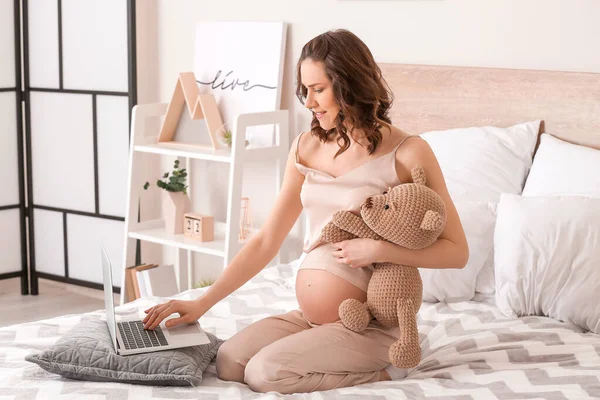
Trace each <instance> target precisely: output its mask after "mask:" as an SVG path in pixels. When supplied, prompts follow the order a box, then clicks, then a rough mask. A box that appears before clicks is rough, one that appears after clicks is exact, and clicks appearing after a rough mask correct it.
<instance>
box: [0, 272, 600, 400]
mask: <svg viewBox="0 0 600 400" xmlns="http://www.w3.org/2000/svg"><path fill="white" fill-rule="evenodd" d="M295 272H296V269H295V268H294V265H290V264H281V265H278V266H275V267H271V268H267V269H265V270H263V271H262V272H261V273H260V274H259V275H257V276H256V277H255V278H253V279H252V280H250V281H249V282H248V283H246V284H245V285H244V286H243V287H241V288H240V289H238V290H237V291H236V292H235V293H233V294H232V295H231V296H229V297H228V298H226V299H224V300H223V301H221V302H220V303H218V304H217V305H215V306H214V307H213V308H212V309H211V310H210V311H209V312H208V313H207V314H206V315H204V316H203V317H202V318H201V319H200V324H201V325H202V327H203V329H205V330H206V331H208V332H211V333H213V334H215V335H216V336H217V337H220V338H222V339H227V338H229V337H231V336H232V335H233V334H234V333H235V332H238V331H240V330H241V329H242V328H244V327H245V326H247V325H249V324H251V323H252V322H254V321H258V320H260V319H262V318H264V317H266V316H269V315H274V314H280V313H283V312H286V311H289V310H292V309H296V308H297V307H298V304H297V302H296V299H295V295H294V290H293V276H294V274H295ZM203 290H205V289H194V290H190V291H186V292H183V293H180V294H179V295H177V296H173V297H172V298H178V299H193V298H196V297H198V296H199V295H200V294H201V293H202V292H203ZM163 301H165V298H158V297H146V298H141V299H138V300H136V301H134V302H132V303H128V304H126V305H124V306H123V307H117V310H118V311H121V312H126V311H127V310H134V311H133V312H138V313H139V314H140V315H143V314H142V313H141V310H144V309H145V308H146V307H148V306H150V305H153V304H157V303H160V302H163ZM138 310H139V311H138ZM103 314H104V311H103V310H98V311H94V312H91V313H86V314H76V315H65V316H61V317H56V318H51V319H47V320H41V321H35V322H29V323H22V324H17V325H12V326H8V327H3V328H0V399H18V400H30V399H31V400H34V399H35V400H38V399H77V400H85V399H114V400H117V399H123V400H129V399H215V400H217V399H257V398H261V399H278V398H282V397H285V398H286V399H321V400H322V399H327V400H328V399H336V400H337V399H347V400H364V399H394V400H396V399H435V400H444V399H448V400H450V399H452V400H467V399H485V400H495V399H506V400H509V399H510V400H514V399H552V400H571V399H600V335H597V334H593V333H589V332H584V331H583V330H581V329H580V328H578V327H576V326H574V325H571V324H568V323H563V322H560V321H557V320H554V319H552V318H546V317H522V318H518V319H515V318H506V317H504V316H502V315H501V314H500V312H499V311H498V310H497V309H496V307H495V306H494V305H493V304H491V303H486V302H477V301H465V302H460V303H450V304H448V303H433V304H432V303H423V305H422V307H421V309H420V311H419V314H418V323H419V334H420V336H421V337H420V339H421V348H422V360H421V362H420V363H419V365H418V366H417V367H415V368H413V369H411V370H410V371H409V374H408V376H407V377H406V378H405V379H403V380H399V381H391V382H390V381H388V382H377V383H371V384H365V385H359V386H354V387H349V388H341V389H335V390H330V391H326V392H315V393H308V394H295V395H288V396H281V395H279V394H276V393H268V394H259V393H255V392H253V391H252V390H250V389H249V388H248V387H247V386H246V385H243V384H240V383H231V382H225V381H221V380H219V379H217V377H216V373H215V366H214V360H213V362H212V363H211V365H210V366H209V367H208V369H207V370H206V372H205V374H204V380H203V381H202V384H201V385H200V386H199V387H161V386H140V385H132V384H123V383H106V382H85V381H77V380H69V379H66V378H62V377H60V376H58V375H55V374H51V373H49V372H46V371H44V370H43V369H41V368H40V367H38V366H37V365H35V364H32V363H29V362H26V361H25V360H24V358H25V356H26V355H27V354H29V353H32V352H40V351H42V350H43V349H44V348H45V347H46V346H48V345H51V344H53V343H54V342H55V341H56V340H57V339H58V338H59V337H60V336H61V335H63V334H64V333H66V332H67V331H68V330H69V329H71V328H72V327H73V326H75V325H76V324H77V323H78V322H80V321H81V320H82V318H86V315H103Z"/></svg>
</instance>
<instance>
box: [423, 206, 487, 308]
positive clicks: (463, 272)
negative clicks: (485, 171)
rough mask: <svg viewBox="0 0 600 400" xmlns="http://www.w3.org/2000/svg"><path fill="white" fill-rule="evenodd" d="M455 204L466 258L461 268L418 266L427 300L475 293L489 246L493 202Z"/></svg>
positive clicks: (451, 299) (458, 298)
mask: <svg viewBox="0 0 600 400" xmlns="http://www.w3.org/2000/svg"><path fill="white" fill-rule="evenodd" d="M455 206H456V211H457V212H458V216H459V217H460V221H461V223H462V226H463V228H464V230H465V235H466V237H467V242H468V244H469V260H468V261H467V265H466V266H465V267H464V268H462V269H455V268H449V269H434V268H420V269H419V273H420V274H421V279H422V280H423V301H426V302H430V303H434V302H437V301H445V302H455V301H464V300H470V299H471V298H472V297H473V296H474V295H475V284H476V281H477V276H478V274H479V271H481V269H482V267H483V266H484V264H485V262H486V260H487V259H488V258H489V255H490V253H491V250H492V246H493V235H494V223H495V221H496V215H495V208H496V207H495V203H494V202H476V201H458V202H455Z"/></svg>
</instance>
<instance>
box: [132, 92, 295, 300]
mask: <svg viewBox="0 0 600 400" xmlns="http://www.w3.org/2000/svg"><path fill="white" fill-rule="evenodd" d="M167 106H168V104H167V103H157V104H142V105H137V106H135V107H134V108H133V114H132V124H131V142H130V154H129V175H128V182H127V212H126V213H125V245H124V252H123V262H122V264H121V269H122V271H121V273H122V280H121V282H123V284H122V287H121V305H123V304H124V302H125V298H126V296H127V295H126V293H125V291H126V285H125V269H126V267H127V260H128V258H129V257H128V256H129V255H130V252H132V251H134V250H135V241H136V240H137V239H139V240H142V241H146V242H152V243H158V244H161V245H164V246H170V247H174V248H176V249H177V251H176V261H175V271H176V274H177V282H178V285H179V290H185V289H191V287H192V282H193V274H192V256H191V252H193V251H194V252H199V253H204V254H210V255H213V256H218V257H222V258H223V267H225V266H227V265H228V263H229V262H230V261H231V259H232V258H233V257H234V256H235V255H236V254H237V252H238V251H239V250H240V249H241V248H242V246H243V245H244V244H245V241H240V240H239V239H238V234H239V220H240V207H241V198H242V196H241V195H242V170H243V166H244V164H245V163H246V162H252V161H261V162H265V161H272V162H273V163H274V164H275V165H274V167H275V185H276V193H278V192H279V190H280V189H281V183H282V179H283V173H284V171H285V164H286V161H287V156H288V152H289V123H288V120H289V114H288V111H287V110H279V111H271V112H262V113H252V114H242V115H239V116H238V117H237V119H236V121H235V123H234V126H233V143H232V146H231V148H225V149H217V150H213V149H212V148H201V147H194V146H190V145H185V144H175V143H168V144H162V143H161V144H159V143H157V141H156V137H153V136H145V134H144V132H145V124H146V119H147V118H150V117H160V116H162V115H164V114H165V113H166V111H167ZM255 125H275V126H276V129H274V132H273V140H272V144H271V146H268V147H260V148H252V147H246V146H245V139H246V138H245V137H246V134H245V133H246V129H247V128H248V127H250V126H255ZM140 153H154V154H162V155H165V156H171V157H177V158H178V159H179V160H180V162H181V161H185V162H186V168H187V172H188V186H189V187H188V193H191V188H192V187H193V185H194V179H193V175H192V169H191V168H190V167H191V163H190V161H191V160H194V159H196V160H206V161H211V162H223V163H228V164H230V167H229V182H228V193H227V220H226V221H225V222H219V221H215V238H214V240H213V241H210V242H199V241H196V240H193V239H190V238H188V237H186V236H184V235H183V234H171V233H167V232H166V231H165V223H164V220H162V219H158V220H150V221H142V222H139V223H138V222H137V215H138V210H139V203H138V199H139V197H140V195H141V194H142V190H143V188H142V187H143V184H144V182H145V181H146V180H147V179H146V177H144V176H143V174H142V173H141V171H140V168H139V165H138V164H139V162H140V160H139V158H140V157H139V155H140ZM255 230H256V229H255ZM184 258H185V259H186V260H187V287H184V286H183V282H182V280H181V279H180V275H181V274H180V271H181V267H182V265H181V263H182V260H184ZM277 262H280V259H279V255H278V256H277Z"/></svg>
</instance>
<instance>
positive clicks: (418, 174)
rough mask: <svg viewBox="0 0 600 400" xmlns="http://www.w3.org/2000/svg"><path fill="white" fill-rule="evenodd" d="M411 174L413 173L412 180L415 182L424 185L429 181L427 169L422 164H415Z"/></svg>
mask: <svg viewBox="0 0 600 400" xmlns="http://www.w3.org/2000/svg"><path fill="white" fill-rule="evenodd" d="M410 174H411V175H412V180H413V182H414V183H417V184H419V185H424V184H425V183H426V182H427V176H426V175H425V170H424V169H423V167H421V166H420V165H415V166H414V168H413V169H412V171H410Z"/></svg>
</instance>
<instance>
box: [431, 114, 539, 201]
mask: <svg viewBox="0 0 600 400" xmlns="http://www.w3.org/2000/svg"><path fill="white" fill-rule="evenodd" d="M539 129H540V121H533V122H526V123H522V124H518V125H515V126H511V127H510V128H498V127H493V126H485V127H473V128H459V129H450V130H446V131H431V132H426V133H423V134H422V135H421V137H422V138H423V139H425V140H426V141H427V143H429V146H430V147H431V149H432V150H433V152H434V153H435V155H436V158H437V160H438V162H439V164H440V168H441V169H442V172H443V174H444V177H445V179H446V185H447V186H448V192H449V193H450V196H451V197H452V199H453V200H478V201H498V200H499V199H500V194H501V193H514V194H521V192H522V189H523V184H524V183H525V178H526V176H527V173H528V172H529V169H530V167H531V162H532V157H533V151H534V149H535V144H536V142H537V136H538V132H539Z"/></svg>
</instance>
